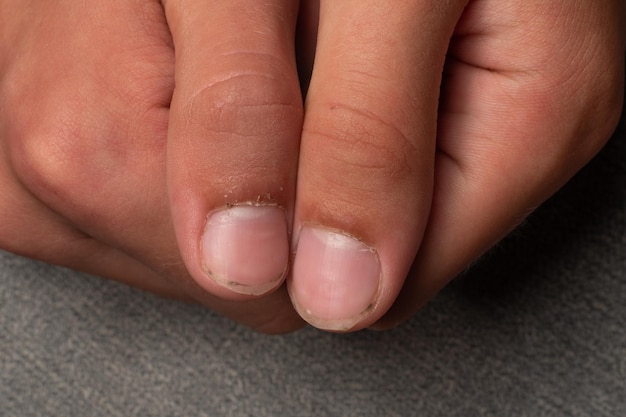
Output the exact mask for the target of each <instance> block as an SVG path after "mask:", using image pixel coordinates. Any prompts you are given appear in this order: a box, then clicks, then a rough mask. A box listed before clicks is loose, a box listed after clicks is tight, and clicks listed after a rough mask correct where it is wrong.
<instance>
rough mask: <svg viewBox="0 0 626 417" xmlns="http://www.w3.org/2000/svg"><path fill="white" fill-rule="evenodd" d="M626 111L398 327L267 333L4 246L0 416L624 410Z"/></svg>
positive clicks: (466, 415) (467, 416)
mask: <svg viewBox="0 0 626 417" xmlns="http://www.w3.org/2000/svg"><path fill="white" fill-rule="evenodd" d="M624 125H625V123H624V122H622V126H621V127H620V128H619V129H618V132H617V133H616V134H615V136H614V137H613V139H612V140H611V141H610V142H609V144H608V145H607V147H606V148H605V149H604V150H603V151H602V152H601V154H600V155H599V156H598V157H597V158H596V159H595V160H594V161H593V162H592V163H591V164H590V165H589V166H587V167H586V168H585V169H584V170H583V171H581V172H580V173H579V174H578V175H577V176H576V177H575V178H574V179H573V180H572V181H571V182H570V183H569V184H568V185H567V186H566V187H565V188H564V189H563V190H561V191H560V192H559V193H558V194H557V195H556V196H554V197H553V198H552V199H551V200H549V201H548V202H547V203H546V204H545V205H544V206H542V207H541V208H540V209H539V210H538V211H537V212H535V213H534V214H533V215H532V216H531V217H530V218H529V219H528V221H527V222H526V224H525V225H523V227H521V228H520V229H519V230H517V231H516V232H514V233H513V235H511V236H510V237H509V238H507V239H506V240H505V241H504V242H503V243H502V244H501V245H500V246H499V247H498V248H496V249H495V250H494V251H492V252H491V253H490V254H488V255H487V256H486V257H485V258H484V259H483V260H482V261H481V262H479V263H478V264H477V265H476V266H475V267H474V268H473V269H472V270H471V271H469V272H468V273H467V274H465V275H464V276H462V277H460V278H458V279H457V280H456V281H454V282H453V284H452V285H450V286H449V287H448V288H447V289H446V290H445V291H443V293H441V294H440V295H439V297H438V298H436V299H435V300H434V301H433V302H432V303H431V304H430V305H428V306H427V307H426V308H425V309H424V310H423V311H422V312H421V313H420V314H419V315H417V316H416V317H415V318H414V319H413V320H411V321H410V322H408V323H407V324H405V325H404V326H402V327H400V328H398V329H396V330H393V331H390V332H384V333H376V332H367V331H365V332H360V333H356V334H350V335H333V334H325V333H322V332H319V331H316V330H313V329H304V330H302V331H300V332H296V333H294V334H290V335H287V336H280V337H270V336H263V335H259V334H255V333H252V332H251V331H248V330H247V329H245V328H242V327H240V326H237V325H235V324H233V323H231V322H229V321H227V320H225V319H223V318H220V317H218V316H216V315H214V314H213V313H211V312H209V311H206V310H204V309H202V308H199V307H194V306H189V305H183V304H178V303H175V302H170V301H166V300H162V299H159V298H157V297H153V296H150V295H147V294H143V293H141V292H139V291H136V290H132V289H129V288H126V287H123V286H120V285H118V284H115V283H112V282H105V281H103V280H100V279H98V278H94V277H89V276H85V275H80V274H77V273H74V272H71V271H67V270H64V269H60V268H55V267H51V266H48V265H43V264H40V263H36V262H33V261H30V260H26V259H22V258H18V257H15V256H13V255H9V254H5V253H1V252H0V415H2V416H64V417H70V416H192V415H193V416H326V415H329V416H332V415H335V416H418V415H419V416H459V417H461V416H462V417H472V416H532V417H537V416H594V417H599V416H611V417H616V416H617V417H619V416H626V332H625V329H626V140H625V139H626V138H625V136H626V127H625V126H624ZM2 221H11V220H10V219H2Z"/></svg>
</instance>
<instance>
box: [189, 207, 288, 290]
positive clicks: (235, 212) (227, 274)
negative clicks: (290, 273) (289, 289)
mask: <svg viewBox="0 0 626 417" xmlns="http://www.w3.org/2000/svg"><path fill="white" fill-rule="evenodd" d="M201 251H202V266H203V269H204V270H205V272H206V273H207V275H208V276H209V277H210V278H211V279H213V280H214V281H215V282H216V283H218V284H219V285H221V286H223V287H226V288H228V289H230V290H231V291H233V292H236V293H240V294H249V295H261V294H265V293H267V292H269V291H271V290H272V289H274V288H276V287H277V286H278V285H279V284H280V283H281V282H282V280H283V278H284V276H285V274H286V272H287V266H288V262H289V235H288V232H287V217H286V213H285V211H284V210H283V209H282V208H280V207H277V206H256V205H241V206H233V207H228V208H225V209H223V210H220V211H216V212H213V213H211V214H210V215H209V217H208V218H207V223H206V227H205V230H204V234H203V235H202V239H201Z"/></svg>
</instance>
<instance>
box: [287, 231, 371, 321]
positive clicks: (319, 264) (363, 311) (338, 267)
mask: <svg viewBox="0 0 626 417" xmlns="http://www.w3.org/2000/svg"><path fill="white" fill-rule="evenodd" d="M380 279H381V267H380V261H379V259H378V254H377V252H376V251H375V250H374V249H373V248H371V247H369V246H367V245H365V244H364V243H363V242H361V241H359V240H357V239H355V238H353V237H351V236H348V235H346V234H342V233H338V232H335V231H331V230H327V229H323V228H316V227H310V226H305V227H303V228H302V230H301V231H300V237H299V240H298V246H297V251H296V257H295V262H294V267H293V277H292V281H291V283H290V288H289V290H290V293H291V297H292V300H293V303H294V306H295V307H296V309H297V310H298V312H299V313H300V315H301V316H302V317H303V318H304V319H305V320H307V321H308V322H309V323H310V324H312V325H313V326H315V327H318V328H320V329H324V330H334V331H347V330H350V329H352V328H353V327H355V326H356V325H357V324H358V323H359V322H361V321H362V319H363V318H364V317H366V316H367V315H368V314H369V313H370V311H371V310H372V309H373V307H374V306H375V304H376V300H377V297H378V291H379V285H380Z"/></svg>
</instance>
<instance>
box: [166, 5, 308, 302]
mask: <svg viewBox="0 0 626 417" xmlns="http://www.w3.org/2000/svg"><path fill="white" fill-rule="evenodd" d="M165 9H166V15H167V19H168V22H169V25H170V28H171V31H172V35H173V39H174V44H175V50H176V70H175V71H176V88H175V92H174V97H173V100H172V106H171V117H170V128H169V139H168V149H167V154H168V161H167V171H168V187H169V195H170V201H171V206H172V214H173V219H174V225H175V228H176V234H177V238H178V243H179V246H180V250H181V253H182V256H183V259H184V261H185V264H186V266H187V268H188V270H189V271H190V273H191V275H192V276H193V277H194V278H195V279H196V280H197V282H198V283H199V284H200V285H201V286H202V287H203V288H205V289H206V290H208V291H209V292H211V293H213V294H216V295H218V296H220V297H226V298H232V299H242V298H247V297H249V296H251V295H253V296H258V295H262V294H265V293H267V292H270V291H271V290H273V289H275V288H277V287H278V286H279V285H280V284H281V283H282V282H283V280H284V277H285V275H286V273H287V270H288V263H289V233H288V231H289V230H291V226H290V223H291V218H292V216H293V200H294V191H295V177H296V163H297V153H298V145H299V133H300V129H301V123H302V99H301V96H300V90H299V83H298V77H297V70H296V64H295V58H294V43H293V42H294V41H293V40H294V31H295V22H296V18H297V13H298V9H297V2H293V1H289V0H272V1H264V2H258V1H255V0H238V1H228V2H212V3H206V2H202V1H188V2H176V1H168V2H166V3H165Z"/></svg>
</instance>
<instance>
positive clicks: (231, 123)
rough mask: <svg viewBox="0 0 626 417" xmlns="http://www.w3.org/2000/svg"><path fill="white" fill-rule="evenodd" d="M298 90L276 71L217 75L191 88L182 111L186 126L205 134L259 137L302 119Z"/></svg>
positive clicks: (280, 129) (279, 130) (276, 132)
mask: <svg viewBox="0 0 626 417" xmlns="http://www.w3.org/2000/svg"><path fill="white" fill-rule="evenodd" d="M298 91H299V90H298V88H297V86H295V85H291V84H290V83H289V81H288V80H287V77H285V76H281V75H280V74H279V73H278V72H276V71H275V70H270V69H263V70H260V71H252V70H247V71H245V72H242V71H238V72H235V73H229V74H226V75H220V74H217V75H215V76H212V77H211V79H210V80H208V81H207V82H205V83H204V85H201V86H200V87H196V88H194V89H192V90H191V93H190V94H188V95H187V96H188V97H189V98H188V99H186V100H185V102H184V103H183V106H182V108H183V111H184V116H185V119H186V121H187V123H188V124H192V125H196V126H197V127H198V128H201V129H203V130H205V131H206V132H207V133H210V134H229V135H235V136H241V137H253V136H259V137H262V136H266V135H271V134H278V133H280V132H282V131H283V130H284V129H285V128H288V127H290V126H292V125H293V121H294V120H299V119H300V118H301V113H302V100H301V98H300V95H299V93H298Z"/></svg>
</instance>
